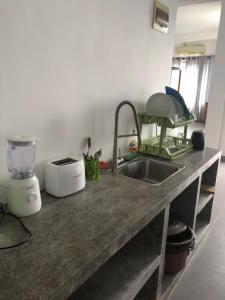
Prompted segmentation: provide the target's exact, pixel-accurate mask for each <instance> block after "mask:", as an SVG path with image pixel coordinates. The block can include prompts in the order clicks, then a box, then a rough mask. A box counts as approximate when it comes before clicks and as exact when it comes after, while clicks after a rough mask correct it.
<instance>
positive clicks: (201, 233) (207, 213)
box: [195, 194, 213, 247]
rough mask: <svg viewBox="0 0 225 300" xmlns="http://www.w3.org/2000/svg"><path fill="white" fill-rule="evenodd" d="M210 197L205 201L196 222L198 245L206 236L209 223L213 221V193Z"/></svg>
mask: <svg viewBox="0 0 225 300" xmlns="http://www.w3.org/2000/svg"><path fill="white" fill-rule="evenodd" d="M210 196H211V197H210V199H207V202H206V200H205V202H206V203H204V206H203V207H202V209H201V210H200V212H199V213H198V215H197V217H196V224H195V234H196V247H198V245H199V244H200V242H201V241H202V240H203V239H204V237H205V236H206V233H207V231H208V230H209V224H210V221H211V214H212V205H213V195H212V194H211V195H210Z"/></svg>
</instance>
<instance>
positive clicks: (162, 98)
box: [146, 93, 183, 117]
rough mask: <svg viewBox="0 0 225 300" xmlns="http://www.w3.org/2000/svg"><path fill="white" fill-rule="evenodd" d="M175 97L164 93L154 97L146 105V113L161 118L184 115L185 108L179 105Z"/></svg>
mask: <svg viewBox="0 0 225 300" xmlns="http://www.w3.org/2000/svg"><path fill="white" fill-rule="evenodd" d="M173 98H174V97H173V96H169V95H166V94H163V93H156V94H154V95H152V96H151V97H150V98H149V99H148V101H147V104H146V112H147V114H148V115H152V116H160V117H172V116H174V115H178V117H179V116H181V115H183V108H182V106H181V105H179V104H178V103H177V101H176V100H175V99H173Z"/></svg>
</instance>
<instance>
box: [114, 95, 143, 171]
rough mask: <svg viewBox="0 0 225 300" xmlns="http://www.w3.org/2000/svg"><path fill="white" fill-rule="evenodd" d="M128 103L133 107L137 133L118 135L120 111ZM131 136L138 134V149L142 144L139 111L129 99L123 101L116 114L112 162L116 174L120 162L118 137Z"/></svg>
mask: <svg viewBox="0 0 225 300" xmlns="http://www.w3.org/2000/svg"><path fill="white" fill-rule="evenodd" d="M124 105H128V106H130V107H131V109H132V112H133V117H134V121H135V126H136V132H137V133H136V134H134V133H132V134H124V135H118V122H119V112H120V109H121V108H122V107H123V106H124ZM130 136H137V139H138V149H139V148H140V146H141V133H140V127H139V123H138V117H137V112H136V109H135V106H134V105H133V104H132V103H131V102H130V101H128V100H125V101H122V102H121V103H120V104H119V105H118V106H117V109H116V114H115V128H114V142H113V163H112V172H113V174H114V175H117V174H118V163H117V157H118V154H117V150H118V138H125V137H130Z"/></svg>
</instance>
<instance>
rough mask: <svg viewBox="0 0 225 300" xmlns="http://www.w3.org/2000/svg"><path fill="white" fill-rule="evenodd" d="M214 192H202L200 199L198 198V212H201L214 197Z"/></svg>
mask: <svg viewBox="0 0 225 300" xmlns="http://www.w3.org/2000/svg"><path fill="white" fill-rule="evenodd" d="M213 196H214V194H212V193H208V192H202V191H201V192H200V194H199V199H198V208H197V214H199V213H200V212H201V211H202V209H203V208H204V207H205V206H206V205H207V203H208V202H209V201H210V200H211V199H212V197H213Z"/></svg>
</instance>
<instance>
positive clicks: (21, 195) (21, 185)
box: [8, 175, 41, 217]
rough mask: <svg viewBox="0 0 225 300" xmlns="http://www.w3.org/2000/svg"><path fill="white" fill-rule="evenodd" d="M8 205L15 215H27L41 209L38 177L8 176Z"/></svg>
mask: <svg viewBox="0 0 225 300" xmlns="http://www.w3.org/2000/svg"><path fill="white" fill-rule="evenodd" d="M8 207H9V210H10V212H11V213H13V214H14V215H16V216H17V217H27V216H30V215H33V214H35V213H36V212H38V211H39V210H40V209H41V194H40V187H39V181H38V178H37V177H36V176H35V175H34V176H32V177H31V178H26V179H14V178H10V180H9V185H8Z"/></svg>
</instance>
